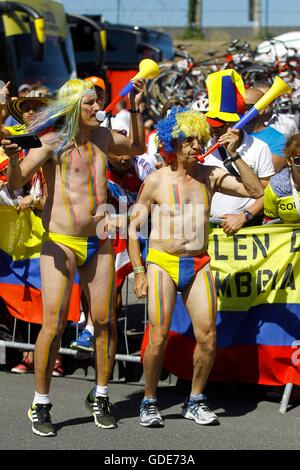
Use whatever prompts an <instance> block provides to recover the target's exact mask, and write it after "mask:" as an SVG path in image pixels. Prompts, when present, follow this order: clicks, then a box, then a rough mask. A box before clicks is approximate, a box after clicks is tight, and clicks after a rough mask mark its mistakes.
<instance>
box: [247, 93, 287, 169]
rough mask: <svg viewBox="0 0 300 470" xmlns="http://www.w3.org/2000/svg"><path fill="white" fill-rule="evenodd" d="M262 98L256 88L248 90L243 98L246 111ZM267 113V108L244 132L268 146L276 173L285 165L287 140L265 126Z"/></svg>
mask: <svg viewBox="0 0 300 470" xmlns="http://www.w3.org/2000/svg"><path fill="white" fill-rule="evenodd" d="M262 96H263V93H262V92H261V91H260V90H259V89H258V88H248V89H247V90H246V98H245V102H246V111H249V109H250V108H252V106H253V105H254V104H255V103H256V102H257V101H258V100H259V99H260V98H261V97H262ZM269 113H270V111H269V109H268V108H265V109H264V110H262V111H261V112H260V113H259V114H258V116H257V117H256V118H255V119H252V121H250V122H249V124H248V125H247V126H246V131H247V132H248V134H250V135H252V136H253V137H257V138H258V139H260V140H262V141H263V142H265V143H266V144H268V145H269V147H270V149H271V152H272V157H273V163H274V168H275V172H276V173H277V172H278V171H281V170H282V168H284V167H285V166H286V165H287V163H286V157H285V156H284V147H285V144H286V140H287V139H286V136H285V135H284V134H282V133H281V132H279V131H277V130H276V129H274V128H273V127H271V126H269V125H267V121H268V119H269Z"/></svg>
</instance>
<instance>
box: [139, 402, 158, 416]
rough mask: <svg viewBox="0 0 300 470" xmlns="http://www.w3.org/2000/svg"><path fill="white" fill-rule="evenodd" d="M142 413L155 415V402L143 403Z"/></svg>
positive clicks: (156, 411)
mask: <svg viewBox="0 0 300 470" xmlns="http://www.w3.org/2000/svg"><path fill="white" fill-rule="evenodd" d="M142 411H143V412H144V413H148V414H149V415H156V414H157V413H158V409H157V404H156V403H145V404H144V405H143V410H142Z"/></svg>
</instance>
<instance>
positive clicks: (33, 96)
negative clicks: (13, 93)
mask: <svg viewBox="0 0 300 470" xmlns="http://www.w3.org/2000/svg"><path fill="white" fill-rule="evenodd" d="M48 101H49V100H48V98H47V97H45V96H40V94H39V92H38V90H33V91H31V92H29V93H28V94H27V95H26V96H23V97H20V98H17V99H16V100H10V101H9V102H8V104H7V108H8V111H9V113H10V114H11V116H13V118H14V119H15V120H16V121H17V122H18V123H19V124H17V125H15V126H1V130H0V138H1V139H2V138H4V137H5V136H10V135H21V134H26V133H27V129H28V127H29V126H30V125H31V124H32V123H33V122H34V120H35V115H36V113H37V112H38V111H39V110H40V109H41V108H42V107H44V106H46V105H47V103H48Z"/></svg>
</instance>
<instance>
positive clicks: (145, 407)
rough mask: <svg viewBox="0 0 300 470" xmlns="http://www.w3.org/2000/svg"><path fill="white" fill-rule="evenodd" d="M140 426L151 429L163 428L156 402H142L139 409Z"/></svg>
mask: <svg viewBox="0 0 300 470" xmlns="http://www.w3.org/2000/svg"><path fill="white" fill-rule="evenodd" d="M140 425H141V426H146V427H152V428H160V427H163V426H164V420H163V419H162V417H161V415H160V412H159V408H158V403H157V401H155V402H153V401H148V400H143V401H142V403H141V407H140Z"/></svg>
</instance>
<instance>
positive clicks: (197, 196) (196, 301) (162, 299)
mask: <svg viewBox="0 0 300 470" xmlns="http://www.w3.org/2000/svg"><path fill="white" fill-rule="evenodd" d="M157 133H158V139H159V143H160V145H161V146H162V147H163V154H164V155H165V158H166V160H167V162H168V166H166V167H163V168H161V169H160V170H158V171H156V172H154V173H152V174H151V175H149V176H148V178H147V179H146V180H145V182H144V183H143V185H142V187H141V189H140V192H139V196H138V199H137V203H136V204H135V205H134V207H133V211H132V214H131V223H130V227H129V245H128V246H129V255H130V260H131V263H132V266H133V271H134V275H135V282H134V291H135V293H136V295H137V297H138V298H142V297H145V296H146V295H147V292H148V314H149V342H148V344H147V348H146V350H145V354H144V358H143V365H144V374H145V396H144V399H143V400H142V403H141V408H140V424H141V425H142V426H163V425H164V422H163V419H162V417H161V415H160V412H159V406H158V401H157V385H158V381H159V377H160V372H161V367H162V362H163V356H164V351H165V348H166V345H167V339H168V332H169V329H170V324H171V317H172V311H173V308H174V305H175V301H176V292H177V291H181V293H182V298H183V301H184V303H185V305H186V307H187V310H188V312H189V314H190V316H191V320H192V324H193V329H194V335H195V338H196V347H195V351H194V356H193V364H194V374H193V380H192V389H191V394H190V396H189V398H188V399H187V400H186V402H185V404H184V407H183V411H182V415H183V417H185V418H187V419H192V420H195V422H196V423H197V424H203V425H208V424H217V423H218V417H217V415H216V414H215V413H214V412H213V411H212V409H211V407H210V405H209V403H208V401H207V398H206V396H205V395H204V393H203V389H204V387H205V384H206V381H207V378H208V375H209V373H210V370H211V368H212V365H213V362H214V358H215V349H216V329H215V315H216V302H215V301H216V297H215V290H214V283H213V278H212V275H211V271H210V267H209V261H210V257H209V255H208V254H207V244H208V217H209V206H210V201H211V197H212V195H213V193H214V192H215V191H221V192H225V193H227V194H228V193H230V194H231V195H232V196H233V195H236V196H239V197H240V196H243V197H246V196H252V197H256V198H257V197H261V196H262V194H263V187H262V186H261V184H260V181H259V179H258V178H257V176H256V175H255V173H254V172H253V171H252V170H251V169H250V168H249V166H248V165H247V164H246V163H245V162H244V161H243V160H242V159H241V157H240V155H239V154H238V153H237V148H238V146H239V142H240V134H241V132H240V131H238V130H228V131H227V132H226V133H225V134H224V135H222V136H221V137H220V139H219V140H220V143H221V144H222V145H224V146H225V148H226V149H227V152H228V156H229V158H231V159H233V160H234V161H235V162H236V165H237V168H238V170H239V172H240V177H241V181H242V182H240V181H239V180H238V179H237V178H235V177H232V176H230V175H229V174H228V173H227V172H226V171H225V170H223V169H221V168H217V167H211V166H204V165H199V164H198V162H197V159H196V157H197V155H198V154H199V153H201V152H202V150H203V146H204V145H205V144H206V143H207V141H208V139H209V128H208V125H207V123H206V120H205V117H204V115H203V114H200V113H198V112H197V111H188V110H187V109H186V108H176V107H174V108H172V109H171V112H170V113H169V115H168V117H167V118H166V119H163V120H162V121H160V122H158V124H157ZM153 204H155V205H156V208H155V209H154V210H153V206H152V205H153ZM191 207H192V209H191V212H186V211H187V210H188V208H191ZM203 208H204V211H203ZM160 209H161V210H162V211H163V212H162V213H161V211H160ZM150 210H152V229H151V234H150V239H149V247H150V248H149V253H148V257H147V276H146V273H145V268H144V266H143V264H142V262H141V255H140V246H139V241H138V235H137V234H138V231H139V229H140V227H141V226H142V224H143V222H144V221H145V220H146V218H147V215H148V213H149V212H150ZM198 210H199V211H198ZM154 211H156V212H154ZM197 212H198V216H197V217H196V215H195V214H196V213H197ZM200 214H201V215H200ZM162 215H163V217H162ZM183 227H185V228H191V227H194V229H193V234H191V233H188V234H187V232H186V231H185V233H184V234H182V231H181V229H183ZM199 305H201V309H200V310H199Z"/></svg>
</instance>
